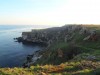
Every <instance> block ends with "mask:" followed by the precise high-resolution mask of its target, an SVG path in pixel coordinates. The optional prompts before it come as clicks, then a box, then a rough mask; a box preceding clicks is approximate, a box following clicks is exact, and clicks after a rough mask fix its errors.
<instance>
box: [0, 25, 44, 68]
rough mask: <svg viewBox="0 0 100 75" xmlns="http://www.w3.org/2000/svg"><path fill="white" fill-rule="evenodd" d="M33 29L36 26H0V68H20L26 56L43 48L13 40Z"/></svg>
mask: <svg viewBox="0 0 100 75" xmlns="http://www.w3.org/2000/svg"><path fill="white" fill-rule="evenodd" d="M34 28H36V26H35V27H34V26H14V25H0V67H20V66H21V65H22V64H23V62H24V61H25V60H26V56H27V55H28V54H32V53H34V51H37V50H40V49H42V48H43V47H40V46H39V45H23V44H22V43H18V42H15V41H14V39H13V38H16V37H19V36H21V34H22V32H23V31H30V30H31V29H34ZM37 28H38V27H37Z"/></svg>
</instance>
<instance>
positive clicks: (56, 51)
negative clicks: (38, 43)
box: [0, 25, 100, 75]
mask: <svg viewBox="0 0 100 75" xmlns="http://www.w3.org/2000/svg"><path fill="white" fill-rule="evenodd" d="M40 32H46V33H47V34H46V33H45V34H46V36H45V35H44V36H45V39H46V41H45V42H47V41H48V39H49V41H48V42H49V43H48V44H49V45H48V47H47V48H46V49H45V50H42V51H40V52H39V53H38V54H39V55H41V56H42V57H41V58H40V59H38V60H37V61H35V63H34V64H33V65H32V66H31V67H30V68H17V67H16V68H0V75H100V26H99V25H78V26H74V25H71V26H69V27H68V26H63V27H58V28H49V29H43V30H38V33H37V34H39V33H40ZM33 34H34V33H33ZM38 38H39V39H41V40H42V39H43V37H41V38H40V37H38ZM36 39H37V38H36ZM45 39H43V40H45Z"/></svg>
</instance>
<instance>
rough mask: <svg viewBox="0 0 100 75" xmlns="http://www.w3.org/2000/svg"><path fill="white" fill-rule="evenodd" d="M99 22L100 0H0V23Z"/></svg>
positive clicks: (61, 23)
mask: <svg viewBox="0 0 100 75" xmlns="http://www.w3.org/2000/svg"><path fill="white" fill-rule="evenodd" d="M64 24H100V0H0V25H55V26H57V25H59V26H60V25H64Z"/></svg>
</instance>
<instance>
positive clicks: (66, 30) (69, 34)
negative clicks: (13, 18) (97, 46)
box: [22, 25, 97, 45]
mask: <svg viewBox="0 0 100 75" xmlns="http://www.w3.org/2000/svg"><path fill="white" fill-rule="evenodd" d="M77 31H78V32H79V33H80V34H81V35H84V34H86V35H87V37H85V38H84V39H83V40H89V39H92V40H96V38H97V36H96V31H95V30H90V29H88V28H86V27H85V26H82V25H65V26H63V27H55V28H48V29H42V30H32V31H31V32H23V33H22V38H23V40H26V41H32V42H38V43H39V42H40V43H47V44H48V45H50V44H51V43H53V42H56V41H64V42H67V41H70V40H71V39H72V38H74V33H75V32H77Z"/></svg>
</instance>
